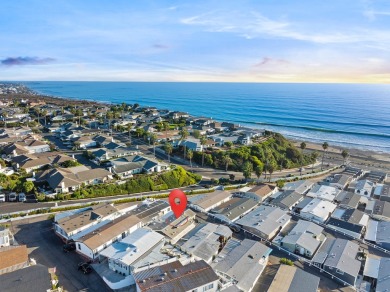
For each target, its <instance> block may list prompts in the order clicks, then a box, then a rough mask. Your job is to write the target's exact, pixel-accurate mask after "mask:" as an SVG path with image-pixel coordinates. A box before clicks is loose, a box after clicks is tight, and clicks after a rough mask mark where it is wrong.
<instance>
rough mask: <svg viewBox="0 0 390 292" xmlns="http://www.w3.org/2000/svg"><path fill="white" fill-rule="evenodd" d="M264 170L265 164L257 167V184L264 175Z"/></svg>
mask: <svg viewBox="0 0 390 292" xmlns="http://www.w3.org/2000/svg"><path fill="white" fill-rule="evenodd" d="M263 170H264V165H263V164H258V165H256V167H255V174H256V176H257V182H259V180H260V176H261V174H262V173H263Z"/></svg>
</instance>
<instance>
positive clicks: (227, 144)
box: [225, 141, 233, 148]
mask: <svg viewBox="0 0 390 292" xmlns="http://www.w3.org/2000/svg"><path fill="white" fill-rule="evenodd" d="M225 146H226V147H227V148H232V146H233V142H231V141H228V142H225Z"/></svg>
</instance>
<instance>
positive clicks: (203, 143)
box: [200, 136, 207, 167]
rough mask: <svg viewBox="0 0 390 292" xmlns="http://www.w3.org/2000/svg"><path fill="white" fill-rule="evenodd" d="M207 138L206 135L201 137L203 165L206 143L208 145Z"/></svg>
mask: <svg viewBox="0 0 390 292" xmlns="http://www.w3.org/2000/svg"><path fill="white" fill-rule="evenodd" d="M206 143H207V139H206V137H205V136H202V137H200V145H202V167H203V165H204V147H203V146H204V145H206Z"/></svg>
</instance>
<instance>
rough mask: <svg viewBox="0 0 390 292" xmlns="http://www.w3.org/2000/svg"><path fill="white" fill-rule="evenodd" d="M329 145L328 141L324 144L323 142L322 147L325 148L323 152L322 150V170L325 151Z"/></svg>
mask: <svg viewBox="0 0 390 292" xmlns="http://www.w3.org/2000/svg"><path fill="white" fill-rule="evenodd" d="M328 147H329V144H328V142H324V144H322V149H323V152H322V163H321V170H322V169H324V158H325V152H326V150H327V149H328Z"/></svg>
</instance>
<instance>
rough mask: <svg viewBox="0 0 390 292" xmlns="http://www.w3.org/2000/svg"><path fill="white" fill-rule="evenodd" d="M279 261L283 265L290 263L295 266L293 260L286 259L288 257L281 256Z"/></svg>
mask: <svg viewBox="0 0 390 292" xmlns="http://www.w3.org/2000/svg"><path fill="white" fill-rule="evenodd" d="M279 263H281V264H283V265H288V266H293V265H294V262H293V261H292V260H289V259H286V258H281V259H280V261H279Z"/></svg>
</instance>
